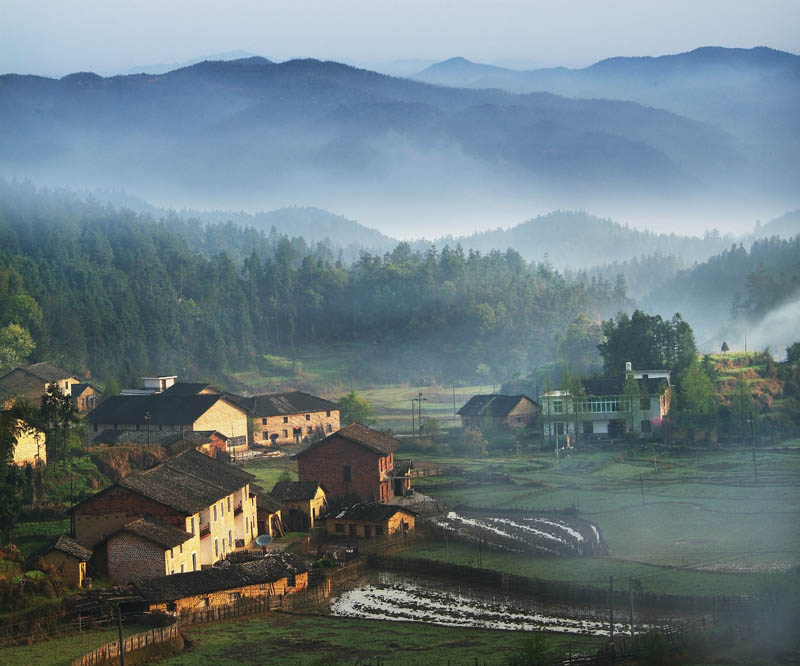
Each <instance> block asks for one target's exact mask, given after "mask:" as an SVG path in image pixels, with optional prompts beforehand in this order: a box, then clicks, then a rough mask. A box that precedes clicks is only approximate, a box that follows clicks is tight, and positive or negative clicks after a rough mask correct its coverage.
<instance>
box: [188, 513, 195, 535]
mask: <svg viewBox="0 0 800 666" xmlns="http://www.w3.org/2000/svg"><path fill="white" fill-rule="evenodd" d="M189 520H190V522H189V525H190V526H191V529H190V530H189V532H191V533H192V535H194V516H192V517H191V518H190V519H189Z"/></svg>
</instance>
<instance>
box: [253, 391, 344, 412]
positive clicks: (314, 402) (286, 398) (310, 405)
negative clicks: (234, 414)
mask: <svg viewBox="0 0 800 666" xmlns="http://www.w3.org/2000/svg"><path fill="white" fill-rule="evenodd" d="M245 400H246V401H247V402H248V405H249V407H248V409H249V411H250V414H251V416H254V417H262V416H281V415H288V414H302V413H306V412H323V411H328V410H337V411H338V409H339V406H338V405H337V404H335V403H333V402H330V401H329V400H325V399H324V398H318V397H317V396H315V395H311V394H309V393H303V392H302V391H291V392H289V393H270V394H267V395H257V396H254V397H252V398H245Z"/></svg>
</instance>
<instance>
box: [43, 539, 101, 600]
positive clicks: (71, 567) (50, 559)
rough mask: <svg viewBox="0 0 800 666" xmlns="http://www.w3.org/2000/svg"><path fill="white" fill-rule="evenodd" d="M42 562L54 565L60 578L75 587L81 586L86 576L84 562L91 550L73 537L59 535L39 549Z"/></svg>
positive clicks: (90, 555)
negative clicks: (50, 543) (48, 545)
mask: <svg viewBox="0 0 800 666" xmlns="http://www.w3.org/2000/svg"><path fill="white" fill-rule="evenodd" d="M40 553H41V556H42V562H44V563H45V564H47V565H49V566H51V567H54V568H55V570H56V571H57V572H58V574H59V576H61V578H62V580H63V581H64V582H65V583H68V584H69V585H74V586H75V587H83V581H84V580H85V578H86V563H87V562H88V561H89V559H91V557H92V551H91V550H90V549H89V548H86V547H85V546H81V544H79V543H78V542H77V541H75V539H73V538H72V537H70V536H67V535H61V536H60V537H58V539H56V542H55V543H54V544H53V545H52V546H50V547H48V548H45V549H44V550H42V551H40Z"/></svg>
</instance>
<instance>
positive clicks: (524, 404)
mask: <svg viewBox="0 0 800 666" xmlns="http://www.w3.org/2000/svg"><path fill="white" fill-rule="evenodd" d="M538 412H539V405H538V404H537V403H536V402H535V401H533V400H531V399H530V398H529V397H528V396H526V395H501V394H499V393H492V394H489V395H474V396H472V397H471V398H470V399H469V401H467V403H466V404H465V405H464V406H463V407H462V408H461V409H459V410H458V415H459V416H460V417H461V427H462V428H464V429H467V428H476V429H477V428H480V427H481V426H482V425H483V424H484V423H486V422H487V421H492V422H494V424H495V425H497V426H498V427H501V428H512V429H518V428H525V427H527V426H528V425H530V424H531V423H532V422H533V421H534V420H535V419H536V415H537V414H538Z"/></svg>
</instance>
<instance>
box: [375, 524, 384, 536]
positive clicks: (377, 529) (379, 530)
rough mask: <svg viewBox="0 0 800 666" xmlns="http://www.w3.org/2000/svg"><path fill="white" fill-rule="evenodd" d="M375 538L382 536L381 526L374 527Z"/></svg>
mask: <svg viewBox="0 0 800 666" xmlns="http://www.w3.org/2000/svg"><path fill="white" fill-rule="evenodd" d="M375 536H376V537H377V536H383V525H375Z"/></svg>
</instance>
